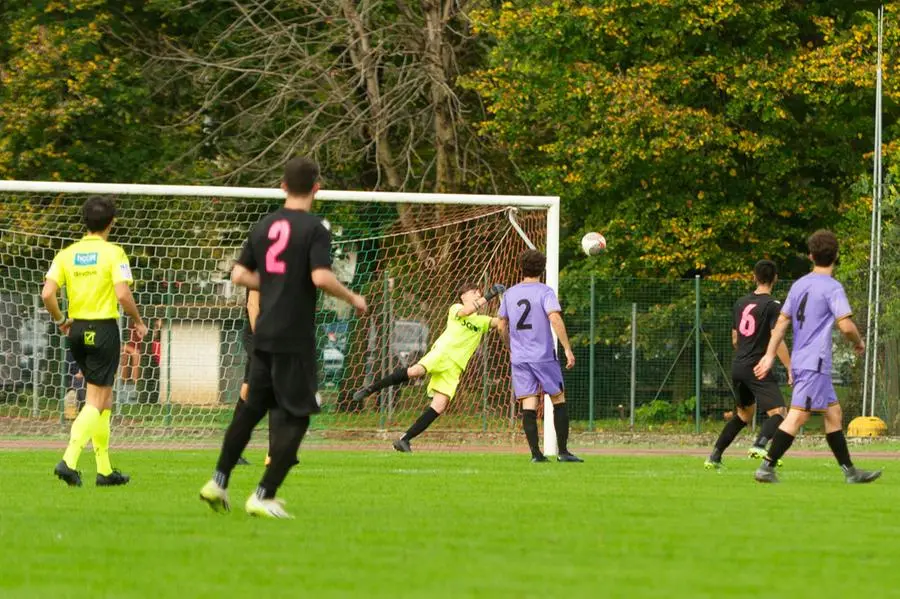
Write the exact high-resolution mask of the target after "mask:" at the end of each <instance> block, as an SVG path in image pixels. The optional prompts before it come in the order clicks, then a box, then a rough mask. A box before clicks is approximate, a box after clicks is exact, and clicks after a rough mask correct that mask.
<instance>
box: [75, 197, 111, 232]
mask: <svg viewBox="0 0 900 599" xmlns="http://www.w3.org/2000/svg"><path fill="white" fill-rule="evenodd" d="M81 215H82V218H83V219H84V226H86V227H87V230H88V231H90V232H91V233H100V232H102V231H105V230H106V228H107V227H109V225H110V223H112V221H113V219H114V218H115V217H116V203H115V202H114V201H113V199H112V198H111V197H109V196H91V197H89V198H88V199H87V200H86V201H85V202H84V205H83V206H82V207H81Z"/></svg>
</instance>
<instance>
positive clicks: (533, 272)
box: [519, 250, 547, 277]
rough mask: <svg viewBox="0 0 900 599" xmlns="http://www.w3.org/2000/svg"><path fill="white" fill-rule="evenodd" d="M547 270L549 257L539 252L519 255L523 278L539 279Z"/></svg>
mask: <svg viewBox="0 0 900 599" xmlns="http://www.w3.org/2000/svg"><path fill="white" fill-rule="evenodd" d="M545 268H547V257H546V256H544V254H542V253H541V252H539V251H537V250H525V251H524V252H522V253H521V254H519V270H521V271H522V276H523V277H539V276H541V275H542V274H544V269H545Z"/></svg>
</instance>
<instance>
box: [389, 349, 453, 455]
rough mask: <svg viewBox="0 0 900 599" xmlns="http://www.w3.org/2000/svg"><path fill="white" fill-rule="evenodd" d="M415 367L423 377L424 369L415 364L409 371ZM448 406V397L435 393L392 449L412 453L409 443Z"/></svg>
mask: <svg viewBox="0 0 900 599" xmlns="http://www.w3.org/2000/svg"><path fill="white" fill-rule="evenodd" d="M417 367H418V368H421V369H422V374H423V375H424V373H425V369H424V368H423V367H422V366H421V365H419V364H416V365H415V366H413V367H412V368H410V370H412V369H413V368H417ZM449 405H450V397H448V396H447V395H444V394H443V393H440V392H435V394H434V397H433V398H432V400H431V405H429V406H428V408H427V409H426V410H425V411H424V412H422V415H421V416H419V418H418V420H416V421H415V422H414V423H413V425H412V426H411V427H409V430H407V431H406V433H404V435H403V436H402V437H400V438H399V439H397V440H396V441H394V449H396V450H397V451H399V452H402V453H410V452H412V447H410V445H409V442H410V441H412V440H413V439H415V438H416V437H418V436H419V435H421V434H422V433H424V432H425V430H426V429H427V428H428V427H429V426H431V424H432V423H433V422H434V421H435V420H437V419H438V416H440V415H441V414H443V413H444V411H445V410H446V409H447V406H449Z"/></svg>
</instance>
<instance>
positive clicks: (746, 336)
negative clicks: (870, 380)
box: [704, 260, 791, 470]
mask: <svg viewBox="0 0 900 599" xmlns="http://www.w3.org/2000/svg"><path fill="white" fill-rule="evenodd" d="M753 278H754V279H755V280H756V289H755V290H754V291H753V293H750V294H748V295H745V296H744V297H742V298H741V299H739V300H738V301H737V302H735V304H734V309H733V311H732V316H733V318H732V323H733V324H732V329H731V343H732V345H734V349H735V352H734V359H733V360H732V362H731V380H732V382H733V384H734V390H735V392H737V409H736V410H735V412H736V413H735V416H734V418H732V419H731V420H729V421H728V422H727V423H726V424H725V428H723V429H722V432H721V434H720V435H719V438H718V440H716V445H715V447H714V449H713V452H712V453H711V454H710V456H709V457H708V458H707V459H706V462H704V466H705V467H706V468H707V470H708V469H711V468H715V469H717V470H718V469H719V468H721V467H722V454H723V453H725V450H726V449H727V448H728V446H729V445H731V442H732V441H734V439H735V437H737V436H738V434H740V432H741V431H742V430H743V428H744V427H745V426H747V423H749V422H750V421H751V420H753V414H754V412H755V410H756V404H757V402H759V406H760V407H761V408H762V409H763V411H765V413H766V414H767V415H768V418H766V421H765V422H764V423H763V425H762V426H761V427H760V430H759V435H757V437H756V441H754V442H753V446H752V447H751V448H750V450H749V452H748V455H749V456H750V457H751V458H764V457H766V455H768V454H767V452H766V445H767V444H768V443H769V441H770V440H771V439H772V437H774V436H775V431H776V430H778V425H780V424H781V423H782V421H784V414H785V409H784V397H782V395H781V387H779V386H778V381H776V380H775V376H774V375H773V374H772V373H771V372H770V373H769V374H768V375H766V378H764V379H763V380H760V379H758V378H756V375H755V374H753V367H754V366H755V365H756V363H757V362H759V359H760V358H762V357H763V355H764V354H765V353H766V348H767V347H768V346H769V338H770V337H771V336H772V328H773V327H774V326H775V323H776V321H777V320H778V314H779V313H780V311H781V303H780V302H778V300H776V299H775V298H774V297H772V287H773V286H774V285H775V283H776V282H777V281H778V272H777V267H776V266H775V263H774V262H772V261H771V260H760V261H759V262H757V263H756V266H755V267H754V268H753ZM778 358H779V359H780V360H781V362H782V364H784V367H785V368H786V369H787V372H788V384H790V383H791V357H790V354H789V353H788V348H787V345H785V343H784V341H782V342H781V343H780V344H779V345H778Z"/></svg>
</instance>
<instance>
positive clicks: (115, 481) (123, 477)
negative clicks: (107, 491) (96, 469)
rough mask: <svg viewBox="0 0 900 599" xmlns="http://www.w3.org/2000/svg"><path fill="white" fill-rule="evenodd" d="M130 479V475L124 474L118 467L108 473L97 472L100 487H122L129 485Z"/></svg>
mask: <svg viewBox="0 0 900 599" xmlns="http://www.w3.org/2000/svg"><path fill="white" fill-rule="evenodd" d="M130 480H131V477H130V476H128V475H127V474H122V473H121V472H119V471H118V470H116V469H113V471H112V472H110V473H109V474H107V475H104V474H99V473H98V474H97V486H98V487H120V486H122V485H127V484H128V481H130Z"/></svg>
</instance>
